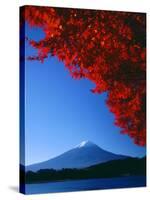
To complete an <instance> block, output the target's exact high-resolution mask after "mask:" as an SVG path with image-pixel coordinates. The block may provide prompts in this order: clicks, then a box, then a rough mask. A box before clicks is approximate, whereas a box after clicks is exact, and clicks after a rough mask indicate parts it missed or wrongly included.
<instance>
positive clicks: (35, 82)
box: [25, 24, 145, 165]
mask: <svg viewBox="0 0 150 200" xmlns="http://www.w3.org/2000/svg"><path fill="white" fill-rule="evenodd" d="M26 35H27V36H28V37H29V38H31V39H35V40H39V39H41V38H43V37H44V33H43V32H42V30H41V29H39V28H30V27H29V26H28V25H27V24H26ZM35 53H36V50H35V49H33V48H32V47H31V46H29V45H28V44H27V43H26V56H28V55H34V54H35ZM25 76H26V78H25V82H26V105H25V106H26V109H25V114H26V122H25V142H26V150H25V155H26V157H25V160H26V164H27V165H28V164H32V163H36V162H40V161H44V160H47V159H49V158H52V157H55V156H57V155H59V154H61V153H63V152H65V151H67V150H69V149H70V148H73V147H74V146H76V145H78V144H79V143H81V142H82V141H83V140H90V141H92V142H94V143H96V144H98V145H99V146H100V147H101V148H103V149H106V150H108V151H111V152H114V153H118V154H125V155H131V156H143V155H145V148H144V147H139V146H137V145H135V144H134V143H133V142H132V140H131V139H130V138H129V137H128V136H127V135H123V134H120V133H119V132H120V129H119V128H118V127H116V126H114V124H113V122H114V116H113V114H112V113H110V112H109V110H108V108H107V107H106V105H105V99H106V97H107V94H106V93H104V94H102V95H97V94H93V93H91V91H90V89H92V88H93V87H94V85H93V84H92V83H91V82H90V81H88V80H85V79H82V80H75V79H72V77H71V76H70V75H69V72H68V70H67V69H66V68H65V66H64V64H63V63H62V62H59V61H58V60H57V58H54V57H53V58H52V57H49V58H48V59H46V60H45V62H44V63H40V62H39V61H26V63H25Z"/></svg>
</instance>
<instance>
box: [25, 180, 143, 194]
mask: <svg viewBox="0 0 150 200" xmlns="http://www.w3.org/2000/svg"><path fill="white" fill-rule="evenodd" d="M144 186H146V177H145V176H129V177H121V178H120V177H119V178H102V179H84V180H74V181H59V182H49V183H41V184H26V186H25V190H26V194H40V193H55V192H71V191H83V190H97V189H113V188H130V187H144Z"/></svg>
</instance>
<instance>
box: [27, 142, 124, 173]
mask: <svg viewBox="0 0 150 200" xmlns="http://www.w3.org/2000/svg"><path fill="white" fill-rule="evenodd" d="M125 158H127V156H122V155H117V154H113V153H111V152H108V151H105V150H103V149H101V148H100V147H99V146H97V145H96V144H94V143H92V142H89V141H83V142H82V143H81V144H79V145H78V146H76V147H75V148H73V149H71V150H69V151H67V152H65V153H63V154H61V155H59V156H57V157H55V158H53V159H50V160H47V161H44V162H41V163H37V164H33V165H29V166H27V167H26V171H29V170H30V171H38V170H40V169H50V168H53V169H62V168H84V167H88V166H91V165H95V164H98V163H103V162H106V161H110V160H118V159H125Z"/></svg>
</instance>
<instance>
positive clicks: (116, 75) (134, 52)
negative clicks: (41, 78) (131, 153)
mask: <svg viewBox="0 0 150 200" xmlns="http://www.w3.org/2000/svg"><path fill="white" fill-rule="evenodd" d="M23 10H24V12H22V17H25V20H26V21H27V22H28V23H29V24H30V25H31V26H37V27H41V28H42V29H43V31H44V32H45V38H44V39H42V40H41V41H39V42H36V41H34V40H29V39H28V40H29V42H30V44H31V45H32V46H33V47H34V48H36V49H38V55H37V56H33V57H32V56H30V57H29V59H30V60H35V59H38V60H40V61H42V62H43V61H44V59H45V58H47V57H48V55H51V56H57V57H58V59H59V60H60V61H63V62H64V64H65V66H66V67H67V68H68V70H69V71H70V74H71V75H72V77H74V78H75V79H80V78H87V79H89V80H91V81H92V82H94V83H95V88H94V89H92V92H93V93H102V92H107V94H108V96H107V101H106V103H107V105H108V107H109V109H110V111H111V112H112V113H114V115H115V124H116V125H117V126H119V127H120V128H121V132H122V133H124V134H128V135H129V136H130V137H132V138H133V139H134V142H135V143H136V144H138V145H141V146H144V145H145V144H146V114H145V112H146V109H145V107H146V105H145V104H146V27H145V26H146V25H145V24H146V19H145V18H146V16H145V14H143V13H131V12H114V11H98V10H83V9H66V8H50V7H36V6H26V7H24V9H23Z"/></svg>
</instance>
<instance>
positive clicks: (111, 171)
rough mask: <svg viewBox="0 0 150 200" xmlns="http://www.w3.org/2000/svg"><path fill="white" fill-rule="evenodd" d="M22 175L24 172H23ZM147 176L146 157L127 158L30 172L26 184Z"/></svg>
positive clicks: (26, 177) (26, 175)
mask: <svg viewBox="0 0 150 200" xmlns="http://www.w3.org/2000/svg"><path fill="white" fill-rule="evenodd" d="M21 173H24V172H23V171H22V172H21ZM145 175H146V157H143V158H127V159H125V160H113V161H109V162H106V163H102V164H97V165H93V166H91V167H88V168H83V169H62V170H54V169H42V170H39V171H37V172H32V171H28V172H26V174H25V183H41V182H50V181H61V180H77V179H89V178H112V177H123V176H145Z"/></svg>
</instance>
